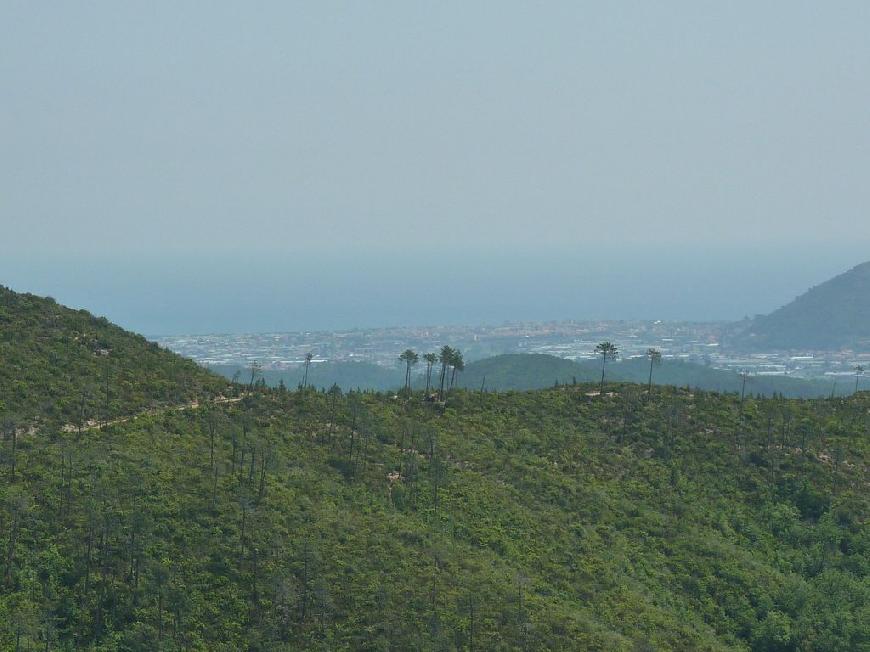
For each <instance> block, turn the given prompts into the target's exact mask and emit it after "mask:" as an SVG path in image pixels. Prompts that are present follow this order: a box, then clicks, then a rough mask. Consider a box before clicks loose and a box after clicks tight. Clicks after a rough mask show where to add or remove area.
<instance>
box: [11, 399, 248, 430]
mask: <svg viewBox="0 0 870 652" xmlns="http://www.w3.org/2000/svg"><path fill="white" fill-rule="evenodd" d="M243 398H245V396H237V397H233V398H230V397H227V396H218V397H217V398H214V399H212V400H210V401H204V403H206V404H208V405H219V404H223V403H238V402H239V401H241V400H242V399H243ZM200 405H202V403H200V402H199V401H191V402H189V403H183V404H181V405H168V406H166V407H159V408H152V409H150V410H143V411H142V412H139V413H137V414H131V415H128V416H124V417H118V418H117V419H111V420H109V421H95V420H94V419H89V420H88V421H86V422H85V423H84V424H82V425H81V426H79V425H78V424H75V423H68V424H66V425H65V426H63V427H62V428H61V430H62V431H63V432H79V431H82V432H85V431H86V430H98V429H100V428H105V427H107V426H114V425H117V424H119V423H127V422H128V421H133V420H135V419H137V418H139V417H144V416H156V415H158V414H164V413H166V412H181V411H182V410H196V409H199V407H200ZM26 434H28V435H31V434H36V430H35V429H34V428H31V429H30V430H28V431H27V433H26Z"/></svg>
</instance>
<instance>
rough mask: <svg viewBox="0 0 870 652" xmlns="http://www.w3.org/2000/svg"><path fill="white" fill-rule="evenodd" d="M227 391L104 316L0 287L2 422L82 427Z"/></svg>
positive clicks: (188, 363) (207, 375)
mask: <svg viewBox="0 0 870 652" xmlns="http://www.w3.org/2000/svg"><path fill="white" fill-rule="evenodd" d="M107 386H108V402H107V400H106V398H107ZM225 387H226V383H225V382H224V381H223V380H222V379H221V378H219V377H218V376H215V375H212V374H210V373H208V372H206V371H204V370H203V369H201V368H200V367H198V366H197V365H196V364H194V363H193V362H191V361H190V360H187V359H185V358H182V357H180V356H178V355H175V354H173V353H171V352H169V351H166V350H163V349H160V348H159V347H158V346H157V345H156V344H154V343H152V342H149V341H147V340H146V339H145V338H144V337H142V336H140V335H135V334H133V333H129V332H127V331H125V330H123V329H121V328H119V327H117V326H114V325H112V324H110V323H109V322H108V321H107V320H106V319H105V318H103V317H94V316H93V315H91V314H90V313H88V312H86V311H84V310H71V309H69V308H65V307H63V306H60V305H58V304H57V303H55V301H54V300H52V299H46V298H42V297H36V296H34V295H31V294H19V293H16V292H12V291H11V290H9V289H7V288H4V287H2V286H0V418H14V419H16V420H17V421H20V422H22V424H29V423H31V422H32V420H33V419H34V418H37V417H38V418H40V419H42V420H49V421H52V422H54V423H67V424H78V423H79V422H80V421H89V420H93V421H98V420H105V419H113V418H116V417H119V416H123V415H128V414H131V413H134V412H138V411H140V410H144V409H146V408H150V407H155V406H157V405H161V404H176V403H181V402H183V401H185V400H191V399H193V398H194V397H198V396H203V395H213V394H216V393H219V392H220V391H221V390H223V388H225Z"/></svg>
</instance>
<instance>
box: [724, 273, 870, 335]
mask: <svg viewBox="0 0 870 652" xmlns="http://www.w3.org/2000/svg"><path fill="white" fill-rule="evenodd" d="M728 344H729V345H730V346H734V347H739V348H747V349H799V350H808V349H843V348H851V349H860V350H864V351H866V350H870V262H867V263H863V264H861V265H858V266H857V267H853V268H852V269H850V270H849V271H848V272H845V273H843V274H840V275H839V276H836V277H834V278H832V279H830V280H829V281H826V282H824V283H822V284H821V285H817V286H816V287H814V288H812V289H810V290H808V291H807V292H806V293H804V294H802V295H801V296H799V297H798V298H797V299H795V300H794V301H792V302H791V303H789V304H788V305H785V306H783V307H782V308H779V309H778V310H775V311H774V312H772V313H771V314H769V315H764V316H760V317H756V318H755V319H753V320H751V321H750V322H748V323H746V324H740V325H738V326H737V332H735V333H734V334H733V335H732V336H731V337H730V338H729V341H728Z"/></svg>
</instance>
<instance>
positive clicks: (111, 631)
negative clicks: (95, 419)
mask: <svg viewBox="0 0 870 652" xmlns="http://www.w3.org/2000/svg"><path fill="white" fill-rule="evenodd" d="M51 306H53V304H52V303H51V302H43V300H35V299H32V298H28V297H21V299H20V301H18V299H16V301H13V302H9V303H7V304H6V306H5V311H4V318H5V319H6V320H7V321H6V322H4V324H9V323H16V324H20V323H25V322H27V323H32V324H34V325H38V322H39V319H35V320H34V319H31V318H30V317H27V318H25V315H32V314H34V313H36V314H42V315H44V314H49V315H50V314H52V313H56V314H58V315H59V319H60V320H62V323H63V324H65V325H60V326H57V328H56V332H55V333H54V334H53V335H52V336H51V338H50V339H49V342H51V343H52V346H50V347H48V349H49V350H54V349H59V355H61V356H67V357H68V358H69V359H72V360H78V359H79V358H81V359H82V361H81V364H82V365H84V366H85V367H87V368H90V367H89V366H88V365H87V364H86V361H87V362H90V361H91V360H97V366H96V369H97V370H99V369H100V368H101V367H100V365H99V362H100V361H101V360H102V358H103V357H105V356H102V355H101V354H100V355H94V354H93V353H92V352H91V351H92V349H91V348H89V347H86V348H84V351H85V353H86V354H83V353H81V351H80V350H79V348H78V347H79V346H80V345H79V342H81V336H79V339H76V333H80V332H82V331H80V330H78V329H80V328H82V327H88V326H89V324H91V322H92V321H94V318H92V317H90V316H89V315H87V314H86V313H81V314H79V313H73V314H70V312H71V311H69V312H68V311H66V310H65V309H60V308H57V309H55V308H52V307H51ZM28 320H29V321H28ZM67 320H68V321H67ZM80 320H81V321H80ZM49 322H51V320H49ZM96 322H97V323H96V325H94V326H92V327H93V328H95V329H97V330H98V332H99V333H105V337H107V338H111V339H110V340H109V341H108V342H107V344H109V345H110V347H111V351H112V353H111V354H110V356H109V357H111V358H112V359H113V362H114V365H115V367H116V368H117V369H119V370H130V371H135V370H136V369H137V365H138V364H139V363H140V361H141V360H142V359H143V358H144V359H145V360H146V362H147V364H149V365H150V366H149V367H148V373H147V374H146V375H145V376H144V378H146V379H147V382H145V381H142V383H143V384H139V385H136V386H135V387H136V388H137V389H135V391H133V390H132V389H131V391H130V392H129V396H130V402H129V403H124V401H125V399H124V396H126V395H127V394H119V396H118V398H117V399H116V401H117V406H116V407H117V409H118V410H125V409H126V410H128V412H127V414H129V415H133V414H137V413H138V416H137V417H136V418H131V419H130V420H127V421H123V422H121V421H118V422H116V423H113V424H109V425H108V426H106V427H105V428H103V429H96V428H94V429H84V430H82V431H81V432H77V431H75V430H73V431H68V430H64V429H63V428H61V427H60V425H61V423H62V421H59V420H51V419H47V420H45V421H43V422H41V423H40V427H39V428H38V429H37V430H34V431H32V432H30V433H28V434H27V435H26V436H22V437H17V438H11V439H9V438H7V439H4V441H3V443H2V448H0V649H3V650H44V649H49V650H72V649H88V650H104V651H109V650H130V651H133V650H136V651H138V650H164V651H174V650H209V651H212V650H214V651H227V652H229V651H235V650H263V651H282V650H287V651H289V650H300V649H306V650H309V649H310V650H329V651H332V650H523V649H525V650H578V649H579V650H607V651H617V652H619V651H625V652H636V651H638V650H671V649H674V650H702V651H703V650H710V651H714V650H751V651H753V652H761V651H769V650H794V651H798V650H801V651H803V650H834V651H837V650H842V651H844V652H845V651H852V650H866V649H867V647H868V646H867V642H868V640H870V627H868V623H870V611H868V605H870V580H868V577H870V575H868V571H870V528H868V527H867V521H868V517H870V498H868V497H870V492H868V485H867V477H866V470H867V464H868V442H870V438H868V425H870V423H868V414H870V394H867V393H862V394H860V395H858V396H855V397H851V398H848V399H834V400H815V401H792V400H783V399H777V400H756V399H754V398H751V397H750V398H748V399H747V400H746V401H745V402H743V403H742V404H741V402H740V401H739V400H738V399H736V398H734V397H733V396H729V395H720V394H708V393H706V392H703V391H693V392H688V391H686V390H680V389H673V388H668V389H662V390H660V391H658V392H655V393H653V394H652V395H649V396H648V395H646V394H645V393H644V392H643V388H642V387H640V386H637V385H632V384H623V383H611V385H610V390H611V393H610V394H608V395H606V396H590V395H589V394H590V393H591V390H592V389H594V388H595V385H594V384H593V385H583V384H581V385H579V386H576V387H574V386H568V387H560V388H558V389H548V390H539V391H534V392H514V391H509V392H499V393H489V392H479V391H468V390H462V389H459V390H453V391H452V392H451V393H450V394H449V395H448V397H447V401H446V404H439V403H429V402H426V401H424V400H423V397H422V396H421V394H420V393H419V392H418V393H417V394H415V395H413V396H412V397H410V399H408V400H404V399H400V398H397V397H395V396H394V395H393V394H392V393H390V394H378V393H356V392H354V393H350V394H344V393H338V392H334V393H326V392H320V391H315V390H308V391H301V392H300V391H286V390H285V391H279V390H271V389H267V388H265V387H258V388H256V389H255V390H254V391H253V392H246V391H245V388H244V387H242V386H238V385H237V386H234V387H232V388H230V389H229V391H230V392H231V393H232V394H233V397H232V399H231V400H232V402H226V401H225V402H217V401H208V400H205V399H207V398H208V393H207V392H208V389H207V386H208V383H210V382H212V380H213V377H212V376H210V375H208V374H203V373H202V372H200V371H199V370H197V369H196V368H195V367H193V366H189V365H190V363H182V362H180V361H178V359H177V358H176V357H175V356H167V355H166V354H165V352H159V351H156V352H155V351H153V350H151V349H150V345H148V344H147V343H145V342H144V340H141V341H140V340H139V339H137V338H135V337H132V336H130V335H129V334H127V333H124V332H123V331H121V330H120V329H115V328H114V327H111V326H109V325H107V324H104V323H103V322H100V320H96ZM104 326H105V328H106V329H107V330H105V331H103V327H104ZM70 327H72V328H74V329H76V330H69V331H68V330H67V329H68V328H70ZM98 327H99V328H98ZM40 328H43V327H40ZM84 332H90V331H87V330H86V331H84ZM33 340H35V343H34V341H33ZM42 341H43V340H42V339H41V338H39V337H37V338H32V339H31V338H27V337H24V336H22V337H21V338H20V339H15V338H11V339H4V349H3V350H4V356H6V357H5V358H4V360H5V359H10V357H11V358H14V359H16V360H28V359H30V358H32V357H36V359H41V358H39V357H38V355H37V354H38V353H40V352H41V348H40V346H39V343H40V342H42ZM87 341H88V342H90V341H92V340H90V339H89V340H87ZM137 342H139V344H136V343H137ZM99 343H100V344H102V341H100V342H99ZM140 345H141V346H140ZM89 346H90V345H89ZM19 349H20V350H19ZM147 353H152V354H154V356H156V357H154V358H152V357H149V356H148V355H147ZM64 359H65V358H64ZM161 365H166V367H167V369H168V370H176V369H177V368H181V369H185V370H188V371H189V372H190V374H191V378H200V379H201V381H200V382H202V383H203V386H202V388H201V389H200V391H201V393H200V395H199V396H195V397H194V398H199V399H200V401H199V403H198V404H196V405H193V404H190V403H189V402H188V399H190V397H191V396H193V394H186V393H185V391H190V388H189V386H186V385H178V384H177V382H176V380H175V378H174V377H169V378H165V379H162V381H161V376H160V373H161V372H160V371H158V369H159V368H160V366H161ZM43 373H47V374H50V373H51V367H50V366H48V365H46V368H45V369H44V370H43ZM125 373H126V372H125ZM118 374H119V376H120V375H121V374H120V371H119V372H118ZM29 376H33V379H32V380H31V381H30V384H29V386H28V387H29V394H28V401H29V402H28V403H18V404H17V405H19V406H20V408H21V409H22V410H24V408H26V407H27V406H28V405H30V404H31V403H32V404H33V405H36V406H42V410H43V412H44V413H47V414H52V413H53V410H52V409H51V408H50V407H48V406H50V405H51V404H53V403H54V402H62V401H64V400H69V401H73V400H74V399H75V398H76V397H77V396H78V395H79V393H80V392H79V390H78V387H77V379H78V378H80V376H70V377H69V378H68V379H67V380H66V381H65V382H64V383H62V384H59V385H55V384H54V383H53V382H52V381H51V380H50V379H48V378H44V379H42V380H41V381H40V379H39V375H38V374H36V373H33V374H29ZM7 378H8V377H4V380H3V383H4V389H3V391H4V392H7V388H6V383H7V382H9V381H8V380H7ZM164 386H168V387H173V388H176V390H175V391H176V393H175V394H174V395H175V397H176V398H177V399H180V401H179V402H178V403H176V405H174V406H172V405H169V399H170V398H172V396H173V393H172V392H169V393H166V394H161V393H160V392H156V391H155V388H160V387H164ZM182 390H185V391H182ZM144 397H150V398H147V399H146V398H144ZM152 401H163V404H162V406H159V407H157V408H153V407H152V409H149V410H147V411H145V412H141V411H140V410H141V408H142V407H143V406H153V405H154V403H152Z"/></svg>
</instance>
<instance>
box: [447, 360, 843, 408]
mask: <svg viewBox="0 0 870 652" xmlns="http://www.w3.org/2000/svg"><path fill="white" fill-rule="evenodd" d="M484 378H485V379H486V387H488V388H489V389H498V390H507V389H515V390H527V389H541V388H545V387H552V386H554V385H555V384H556V383H558V384H560V385H570V384H573V383H574V382H594V381H596V380H599V379H600V378H601V362H600V361H593V360H584V361H582V362H574V361H572V360H565V359H563V358H558V357H555V356H551V355H544V354H524V353H513V354H505V355H498V356H494V357H492V358H486V359H484V360H477V361H475V362H472V363H469V364H468V365H466V367H465V371H464V372H463V373H462V375H461V377H460V380H459V385H460V386H461V387H466V388H468V389H479V388H480V387H481V385H482V384H483V382H484ZM607 378H608V379H610V380H611V381H624V382H631V383H640V384H645V383H646V382H647V380H648V378H649V362H648V361H647V360H646V359H643V358H635V359H630V360H616V361H613V362H608V363H607ZM653 383H654V384H655V385H674V386H677V387H693V388H694V387H697V388H700V389H703V390H707V391H716V392H740V391H741V390H742V384H743V379H742V378H741V377H740V375H739V374H737V373H734V372H731V371H724V370H720V369H713V368H711V367H706V366H704V365H699V364H693V363H690V362H683V361H680V360H667V359H666V360H664V361H663V362H662V363H661V364H660V365H657V366H656V367H655V368H654V369H653ZM746 391H747V393H751V394H759V395H762V396H774V395H776V394H782V395H784V396H787V397H792V398H816V397H822V396H829V395H830V393H831V385H830V384H828V383H827V382H823V381H809V380H802V379H797V378H785V377H780V376H751V377H750V378H749V380H748V381H747V385H746ZM845 392H848V388H847V387H846V386H843V387H841V388H840V393H845Z"/></svg>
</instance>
